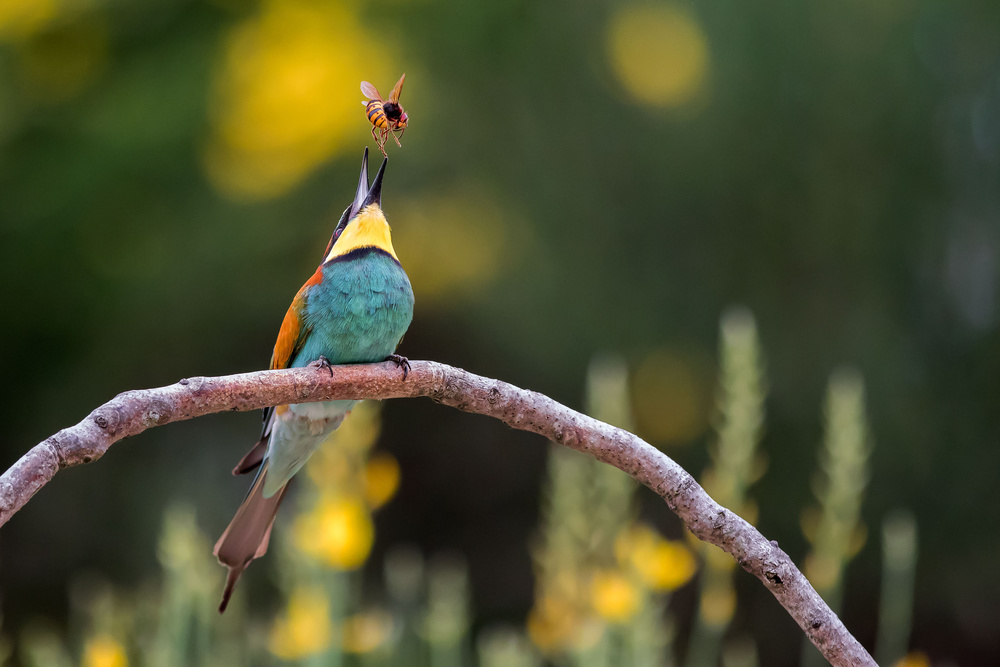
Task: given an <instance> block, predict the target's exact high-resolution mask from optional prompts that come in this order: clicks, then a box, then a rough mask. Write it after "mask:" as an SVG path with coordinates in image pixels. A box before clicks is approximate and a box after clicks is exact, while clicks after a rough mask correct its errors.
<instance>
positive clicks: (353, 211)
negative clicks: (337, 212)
mask: <svg viewBox="0 0 1000 667" xmlns="http://www.w3.org/2000/svg"><path fill="white" fill-rule="evenodd" d="M367 197H368V147H367V146H366V147H365V154H364V157H362V158H361V178H359V179H358V190H357V192H355V193H354V201H353V202H351V208H350V213H349V214H348V216H347V219H348V220H350V219H351V218H353V217H354V216H356V215H357V214H358V211H360V210H361V209H363V208H364V207H365V199H366V198H367Z"/></svg>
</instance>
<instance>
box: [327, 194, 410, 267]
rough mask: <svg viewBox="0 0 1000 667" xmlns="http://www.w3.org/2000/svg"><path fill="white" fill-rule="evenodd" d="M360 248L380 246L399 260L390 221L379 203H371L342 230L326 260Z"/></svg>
mask: <svg viewBox="0 0 1000 667" xmlns="http://www.w3.org/2000/svg"><path fill="white" fill-rule="evenodd" d="M358 248H379V249H381V250H384V251H386V252H387V253H389V254H390V255H392V258H393V259H394V260H396V261H397V262H398V261H399V258H398V257H396V251H395V250H393V248H392V236H391V235H390V233H389V223H388V222H386V220H385V216H384V215H383V214H382V209H381V208H380V207H379V205H378V204H369V205H368V206H365V207H364V208H363V209H361V212H359V213H358V214H357V216H355V218H354V219H353V220H351V221H350V222H349V223H347V227H345V228H344V231H343V232H341V234H340V238H338V239H337V242H336V243H334V244H333V247H332V248H330V254H329V255H327V258H326V261H327V262H329V261H330V260H331V259H334V258H335V257H342V256H343V255H346V254H347V253H349V252H351V251H352V250H357V249H358Z"/></svg>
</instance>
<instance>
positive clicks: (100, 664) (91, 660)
mask: <svg viewBox="0 0 1000 667" xmlns="http://www.w3.org/2000/svg"><path fill="white" fill-rule="evenodd" d="M82 664H83V667H128V657H127V656H126V655H125V647H124V646H122V645H121V644H119V643H118V642H117V641H115V640H114V639H113V638H111V637H109V636H108V635H97V636H96V637H93V638H91V639H88V640H87V644H86V646H85V647H84V649H83V663H82Z"/></svg>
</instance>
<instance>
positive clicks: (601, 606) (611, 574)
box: [591, 570, 639, 623]
mask: <svg viewBox="0 0 1000 667" xmlns="http://www.w3.org/2000/svg"><path fill="white" fill-rule="evenodd" d="M591 604H592V605H593V607H594V611H596V612H597V613H598V614H600V615H601V617H603V618H604V619H605V620H608V621H611V622H612V623H624V622H625V621H628V620H629V619H630V618H632V616H633V615H635V613H636V612H637V611H638V610H639V589H638V587H637V586H636V585H635V584H633V583H632V581H631V580H629V578H628V577H626V576H625V575H623V574H622V573H621V572H619V571H617V570H602V571H600V572H597V573H596V574H595V575H594V579H593V581H592V583H591Z"/></svg>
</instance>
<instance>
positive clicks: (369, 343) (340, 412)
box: [215, 148, 413, 612]
mask: <svg viewBox="0 0 1000 667" xmlns="http://www.w3.org/2000/svg"><path fill="white" fill-rule="evenodd" d="M387 162H388V160H385V159H384V160H382V166H381V167H379V170H378V174H376V175H375V180H374V181H373V182H372V184H371V186H370V187H369V185H368V149H367V148H366V149H365V154H364V158H363V160H362V163H361V179H360V181H359V183H358V190H357V193H356V194H355V197H354V201H352V202H351V204H350V206H348V207H347V210H346V211H344V215H343V216H341V218H340V223H339V224H338V225H337V227H336V229H335V230H334V232H333V236H332V237H331V238H330V243H329V244H328V245H327V247H326V252H325V253H324V256H323V261H322V262H321V263H320V265H319V268H317V269H316V272H315V273H313V275H312V277H311V278H309V280H307V281H306V282H305V284H304V285H303V286H302V288H301V289H300V290H299V291H298V293H297V294H296V295H295V298H294V299H293V300H292V305H291V306H289V308H288V312H286V313H285V319H284V320H283V321H282V323H281V329H280V330H279V332H278V341H277V342H276V343H275V344H274V353H273V354H272V355H271V368H272V369H275V368H294V367H300V366H307V365H309V364H310V363H313V362H316V361H319V362H320V364H321V365H328V364H351V363H372V362H377V361H386V360H392V361H395V362H396V363H397V365H400V366H402V368H403V378H404V379H405V378H406V372H407V370H408V364H407V362H406V359H405V358H404V357H400V356H398V355H396V354H395V350H396V346H397V345H399V342H400V340H401V339H402V338H403V334H404V333H406V329H407V327H409V326H410V320H411V319H412V318H413V290H412V289H411V287H410V280H409V278H407V276H406V272H405V271H403V267H402V266H401V265H400V263H399V259H398V258H397V257H396V251H395V250H394V249H393V247H392V239H391V238H390V233H389V224H388V223H387V222H386V219H385V215H384V214H383V213H382V207H381V203H382V202H381V194H382V176H383V174H384V173H385V165H386V163H387ZM331 373H332V371H331ZM356 404H357V401H324V402H320V403H301V404H292V405H279V406H276V407H273V408H266V409H265V410H264V429H263V432H262V433H261V438H260V441H259V442H258V443H257V444H256V445H254V447H253V449H251V450H250V452H249V453H248V454H247V455H246V456H244V457H243V459H242V460H241V461H240V462H239V464H237V466H236V468H235V469H234V470H233V474H243V473H247V472H250V471H252V470H254V469H255V468H257V467H258V466H259V468H260V469H259V470H258V472H257V477H256V479H254V482H253V485H252V486H251V487H250V491H249V493H247V496H246V499H245V500H244V501H243V504H242V505H240V508H239V509H238V510H237V511H236V516H235V517H233V520H232V521H231V522H230V523H229V527H228V528H226V530H225V532H223V533H222V537H220V538H219V541H218V542H217V543H216V545H215V555H216V556H217V557H218V559H219V562H221V563H222V564H223V565H225V566H226V567H228V568H229V575H228V577H227V578H226V589H225V591H224V592H223V594H222V603H221V604H220V605H219V612H223V611H225V610H226V605H227V604H228V603H229V598H230V596H231V595H232V593H233V588H234V587H235V586H236V580H237V579H239V577H240V574H241V573H242V572H243V570H244V568H246V566H247V565H249V564H250V561H252V560H253V559H255V558H260V557H261V556H263V555H264V553H265V552H266V551H267V543H268V539H269V538H270V534H271V526H272V524H273V523H274V517H275V515H276V514H277V511H278V506H279V505H280V504H281V499H282V498H283V497H284V495H285V492H286V491H287V490H288V483H289V481H290V480H291V478H292V476H293V475H295V473H296V472H298V471H299V469H300V468H301V467H302V466H303V464H305V462H306V461H307V460H308V459H309V457H310V456H311V455H312V453H313V452H314V451H315V450H316V448H317V447H318V446H319V445H320V443H321V442H323V439H324V438H326V436H327V435H328V434H329V433H330V432H331V431H333V430H334V429H335V428H337V427H338V426H340V423H341V422H342V421H343V420H344V417H346V416H347V414H348V413H349V412H350V411H351V409H352V408H353V407H354V406H355V405H356Z"/></svg>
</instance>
